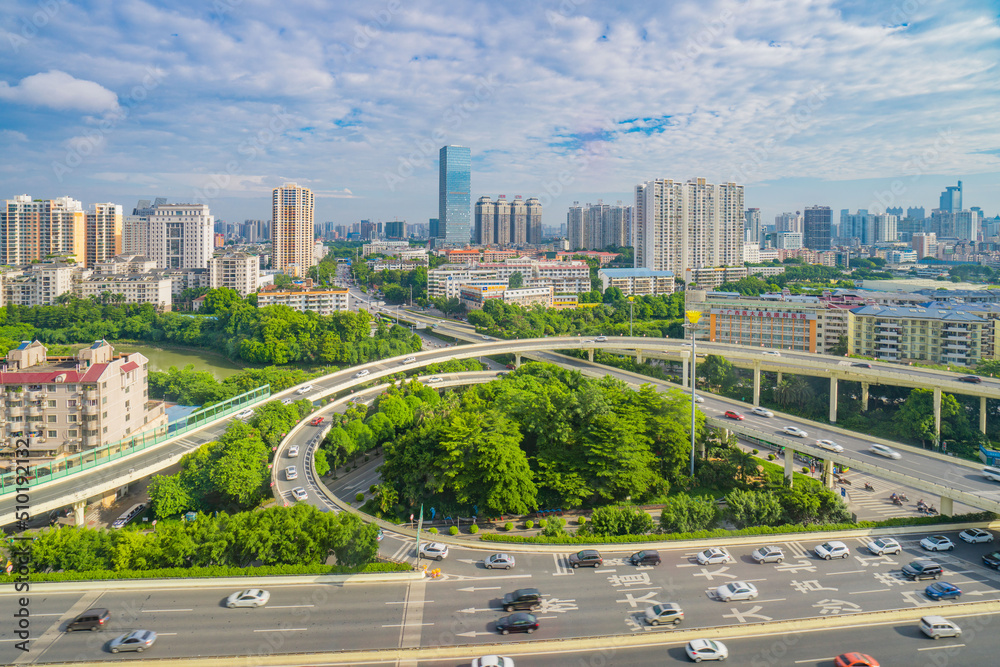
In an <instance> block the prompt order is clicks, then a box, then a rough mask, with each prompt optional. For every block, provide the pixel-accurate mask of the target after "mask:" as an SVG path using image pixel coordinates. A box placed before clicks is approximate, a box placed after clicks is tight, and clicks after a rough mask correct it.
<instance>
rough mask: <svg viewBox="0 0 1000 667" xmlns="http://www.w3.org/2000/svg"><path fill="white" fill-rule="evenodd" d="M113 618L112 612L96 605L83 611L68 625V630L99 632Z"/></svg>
mask: <svg viewBox="0 0 1000 667" xmlns="http://www.w3.org/2000/svg"><path fill="white" fill-rule="evenodd" d="M110 619H111V612H110V611H108V610H107V609H105V608H103V607H94V608H93V609H88V610H87V611H85V612H83V613H82V614H80V615H79V616H77V617H76V618H74V619H73V620H72V621H70V622H69V623H68V624H67V625H66V632H75V631H77V630H90V631H91V632H97V631H98V630H100V629H101V628H103V627H104V626H105V625H107V623H108V621H109V620H110Z"/></svg>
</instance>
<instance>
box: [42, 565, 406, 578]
mask: <svg viewBox="0 0 1000 667" xmlns="http://www.w3.org/2000/svg"><path fill="white" fill-rule="evenodd" d="M410 569H412V568H411V566H409V565H407V564H405V563H369V564H368V565H365V566H363V567H360V568H350V567H342V566H340V565H321V564H316V565H263V566H259V567H227V566H224V565H213V566H210V567H170V568H161V569H156V570H88V571H86V572H44V573H41V572H37V573H32V574H31V575H30V577H31V581H106V580H109V579H178V580H179V579H182V578H183V579H189V578H198V577H266V576H282V575H285V576H287V575H294V574H302V575H307V574H352V573H372V572H404V571H407V570H410Z"/></svg>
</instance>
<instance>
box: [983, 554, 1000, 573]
mask: <svg viewBox="0 0 1000 667" xmlns="http://www.w3.org/2000/svg"><path fill="white" fill-rule="evenodd" d="M983 565H985V566H986V567H991V568H993V569H994V570H1000V551H991V552H990V553H988V554H985V555H984V556H983Z"/></svg>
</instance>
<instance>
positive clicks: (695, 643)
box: [684, 639, 729, 662]
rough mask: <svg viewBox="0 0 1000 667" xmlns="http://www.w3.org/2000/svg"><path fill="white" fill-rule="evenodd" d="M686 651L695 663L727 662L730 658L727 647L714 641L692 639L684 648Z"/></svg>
mask: <svg viewBox="0 0 1000 667" xmlns="http://www.w3.org/2000/svg"><path fill="white" fill-rule="evenodd" d="M684 651H685V652H686V653H687V655H688V657H689V658H691V659H692V660H694V661H695V662H701V661H702V660H725V659H726V658H728V657H729V649H728V648H726V645H725V644H723V643H722V642H717V641H715V640H714V639H692V640H691V641H689V642H688V643H687V646H685V647H684Z"/></svg>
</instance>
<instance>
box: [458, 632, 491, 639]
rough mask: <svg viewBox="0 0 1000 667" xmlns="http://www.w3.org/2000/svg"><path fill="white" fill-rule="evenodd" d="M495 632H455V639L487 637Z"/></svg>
mask: <svg viewBox="0 0 1000 667" xmlns="http://www.w3.org/2000/svg"><path fill="white" fill-rule="evenodd" d="M495 634H496V633H495V632H456V633H455V636H456V637H470V638H471V637H482V636H488V635H495Z"/></svg>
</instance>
